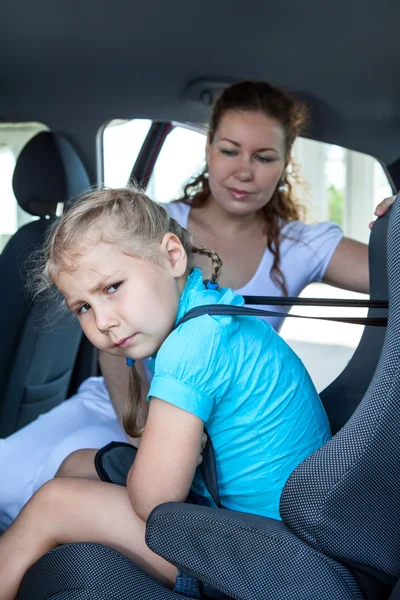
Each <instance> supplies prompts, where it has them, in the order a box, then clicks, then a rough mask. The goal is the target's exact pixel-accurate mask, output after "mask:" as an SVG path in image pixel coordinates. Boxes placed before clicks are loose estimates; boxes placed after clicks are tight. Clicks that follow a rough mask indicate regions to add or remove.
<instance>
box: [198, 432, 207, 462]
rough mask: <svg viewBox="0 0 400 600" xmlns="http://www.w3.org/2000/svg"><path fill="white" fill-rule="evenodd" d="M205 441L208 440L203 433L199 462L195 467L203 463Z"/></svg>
mask: <svg viewBox="0 0 400 600" xmlns="http://www.w3.org/2000/svg"><path fill="white" fill-rule="evenodd" d="M207 439H208V438H207V434H205V433H204V431H203V435H202V436H201V448H200V454H199V460H198V461H197V466H199V465H201V463H202V462H203V450H204V448H205V447H206V444H207Z"/></svg>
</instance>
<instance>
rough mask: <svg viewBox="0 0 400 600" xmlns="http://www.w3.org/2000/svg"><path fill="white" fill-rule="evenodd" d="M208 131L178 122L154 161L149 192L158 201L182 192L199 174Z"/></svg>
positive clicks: (165, 200) (179, 195)
mask: <svg viewBox="0 0 400 600" xmlns="http://www.w3.org/2000/svg"><path fill="white" fill-rule="evenodd" d="M205 143H206V133H205V132H199V131H197V130H195V129H189V128H187V127H183V126H176V127H174V129H172V131H171V133H169V134H168V136H167V139H166V140H165V143H164V145H163V147H162V148H161V151H160V154H159V156H158V159H157V161H156V164H155V165H154V170H153V173H152V175H151V177H150V181H149V183H148V186H147V192H148V194H149V196H150V198H152V199H153V200H155V201H156V202H170V201H171V200H176V199H177V198H180V197H181V196H182V195H183V188H184V186H185V185H186V184H187V183H188V181H189V180H190V179H191V178H192V177H193V176H195V175H198V174H199V173H200V172H201V170H202V169H203V167H204V164H205Z"/></svg>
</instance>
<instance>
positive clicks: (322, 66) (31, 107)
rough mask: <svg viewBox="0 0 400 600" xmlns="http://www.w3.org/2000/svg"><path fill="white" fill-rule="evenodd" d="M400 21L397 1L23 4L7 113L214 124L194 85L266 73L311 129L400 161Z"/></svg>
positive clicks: (6, 26)
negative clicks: (304, 105)
mask: <svg viewBox="0 0 400 600" xmlns="http://www.w3.org/2000/svg"><path fill="white" fill-rule="evenodd" d="M398 17H400V4H399V3H395V2H391V1H390V0H381V1H380V2H379V3H378V2H376V1H368V2H365V0H352V2H350V3H349V2H348V1H346V2H345V1H344V0H337V1H336V2H335V3H326V2H321V1H320V0H308V2H307V3H299V2H298V0H282V1H281V2H279V3H277V2H273V3H272V2H268V1H266V0H254V1H253V2H252V3H251V4H250V5H247V6H246V5H243V2H241V1H239V0H231V1H230V2H229V3H226V2H214V1H213V0H203V1H202V2H196V3H189V2H187V1H184V0H170V1H169V2H164V1H163V0H148V1H147V2H143V1H141V2H138V1H137V0H115V1H114V2H112V3H109V2H106V0H96V2H95V1H94V0H85V2H84V3H81V4H80V5H75V6H73V7H72V6H71V4H70V3H67V2H66V1H65V0H60V2H56V3H54V2H52V1H51V0H41V1H40V2H36V3H31V2H29V1H28V0H14V2H13V3H8V4H7V6H4V7H3V9H2V19H1V21H0V40H1V46H2V51H1V56H2V57H3V59H2V60H1V63H0V78H1V81H2V86H1V92H0V119H1V120H3V121H6V122H7V121H32V120H35V121H42V122H44V123H46V124H51V123H57V122H63V123H65V122H66V121H79V120H81V121H88V120H93V121H96V122H99V123H104V122H106V121H108V120H110V119H112V118H132V117H141V118H152V119H160V120H171V119H172V120H181V121H203V120H205V119H207V117H208V114H209V108H208V107H207V106H206V104H204V103H203V102H202V101H201V100H199V99H194V98H193V97H190V94H188V93H187V89H188V86H189V84H190V83H191V82H193V81H194V80H199V79H203V80H207V81H219V82H220V81H222V82H226V83H230V82H232V81H237V80H240V79H243V78H251V79H263V80H267V81H269V82H271V83H272V84H274V85H278V86H281V87H282V88H284V89H286V90H288V91H292V92H294V93H296V94H298V95H299V96H301V97H303V98H304V99H306V101H307V102H308V104H309V106H310V107H311V127H310V130H309V132H308V135H309V136H311V137H313V138H314V139H318V140H321V141H327V142H331V143H337V144H340V145H343V146H346V147H349V148H353V149H356V150H360V151H363V152H367V153H369V154H372V155H374V156H376V157H378V158H379V159H381V160H382V161H384V162H385V163H387V164H389V163H391V162H394V161H396V160H397V159H398V158H399V156H400V151H399V142H398V140H399V138H400V135H399V134H400V102H399V100H400V83H398V82H399V78H398V73H399V69H398V66H399V62H400V53H399V52H398V48H397V46H398V41H397V36H398V33H397V27H398V22H399V19H398Z"/></svg>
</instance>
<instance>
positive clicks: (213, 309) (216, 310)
mask: <svg viewBox="0 0 400 600" xmlns="http://www.w3.org/2000/svg"><path fill="white" fill-rule="evenodd" d="M207 314H210V315H211V314H213V315H231V316H237V317H239V316H244V317H246V316H248V317H250V316H252V317H284V318H285V319H286V318H287V317H291V318H296V319H313V320H315V319H317V320H323V321H335V322H338V323H351V324H353V325H372V326H374V327H386V325H387V318H386V317H310V316H306V315H291V314H287V313H285V312H278V311H274V310H260V309H259V308H248V307H246V306H227V305H225V306H224V305H223V304H205V305H204V306H197V307H196V308H192V309H191V310H189V311H188V312H187V313H186V315H185V316H184V317H183V318H182V319H181V320H180V321H179V323H178V325H181V324H182V323H185V321H188V320H189V319H193V318H194V317H200V316H201V315H207ZM178 325H177V326H178Z"/></svg>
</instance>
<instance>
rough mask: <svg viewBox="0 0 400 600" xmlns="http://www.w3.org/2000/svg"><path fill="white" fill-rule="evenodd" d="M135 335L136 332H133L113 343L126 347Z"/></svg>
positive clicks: (119, 346)
mask: <svg viewBox="0 0 400 600" xmlns="http://www.w3.org/2000/svg"><path fill="white" fill-rule="evenodd" d="M135 335H136V334H135V333H134V334H133V335H130V336H129V337H127V338H122V339H120V340H119V341H118V342H117V343H116V344H115V345H116V346H118V348H126V347H127V346H129V344H130V343H131V341H132V340H133V338H134V337H135Z"/></svg>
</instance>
